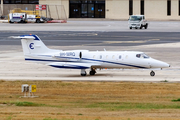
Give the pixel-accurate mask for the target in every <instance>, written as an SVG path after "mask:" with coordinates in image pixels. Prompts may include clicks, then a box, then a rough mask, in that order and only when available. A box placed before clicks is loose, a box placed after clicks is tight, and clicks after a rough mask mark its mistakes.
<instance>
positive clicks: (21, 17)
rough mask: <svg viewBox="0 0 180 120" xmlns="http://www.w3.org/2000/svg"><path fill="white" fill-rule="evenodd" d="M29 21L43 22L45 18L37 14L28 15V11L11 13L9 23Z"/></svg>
mask: <svg viewBox="0 0 180 120" xmlns="http://www.w3.org/2000/svg"><path fill="white" fill-rule="evenodd" d="M14 22H17V23H27V22H36V23H41V22H44V20H43V19H42V18H41V17H40V16H37V15H28V14H27V13H9V23H14Z"/></svg>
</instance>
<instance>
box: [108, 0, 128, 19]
mask: <svg viewBox="0 0 180 120" xmlns="http://www.w3.org/2000/svg"><path fill="white" fill-rule="evenodd" d="M105 7H106V9H105V10H106V11H105V14H106V18H108V19H126V20H127V19H128V18H129V0H106V3H105Z"/></svg>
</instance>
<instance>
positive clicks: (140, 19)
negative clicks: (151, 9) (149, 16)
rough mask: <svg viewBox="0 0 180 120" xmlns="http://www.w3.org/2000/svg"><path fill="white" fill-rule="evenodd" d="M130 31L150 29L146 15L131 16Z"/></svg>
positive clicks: (129, 20) (129, 21)
mask: <svg viewBox="0 0 180 120" xmlns="http://www.w3.org/2000/svg"><path fill="white" fill-rule="evenodd" d="M128 24H129V29H132V28H135V29H142V28H143V27H144V28H145V29H147V28H148V22H147V20H145V16H144V15H131V16H130V17H129V19H128Z"/></svg>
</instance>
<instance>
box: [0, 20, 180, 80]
mask: <svg viewBox="0 0 180 120" xmlns="http://www.w3.org/2000/svg"><path fill="white" fill-rule="evenodd" d="M106 23H109V24H111V25H110V26H106ZM115 23H116V24H117V25H115ZM152 23H153V22H151V24H152ZM154 23H155V25H154V24H152V25H151V27H150V28H149V29H147V30H129V29H128V28H127V24H125V22H124V21H122V22H121V21H105V22H100V21H70V22H69V23H67V24H60V23H59V24H38V25H37V26H36V24H27V25H26V24H20V25H19V24H7V27H5V26H4V25H5V23H1V24H3V26H2V27H1V28H0V31H1V32H0V51H1V52H0V79H1V80H67V81H68V80H77V81H78V80H81V81H86V80H88V81H148V82H149V81H157V82H159V81H170V82H174V81H176V82H177V81H180V76H179V73H180V63H179V58H180V56H179V54H180V51H179V46H180V41H179V38H180V35H179V32H180V27H176V26H180V22H166V21H165V22H154ZM162 23H163V24H162ZM70 24H71V25H70ZM79 24H80V25H79ZM92 24H94V25H92ZM165 24H166V26H165ZM156 25H161V27H160V28H157V29H156ZM57 26H58V29H57ZM60 26H61V28H59V27H60ZM77 26H79V27H77ZM120 26H121V27H120ZM16 27H19V29H18V30H17V28H16ZM33 27H34V28H33ZM36 27H38V28H37V29H36ZM117 27H120V28H119V29H118V28H117ZM10 28H11V29H10ZM45 28H46V29H45ZM47 29H48V30H47ZM56 29H57V30H56ZM63 29H64V31H63ZM68 29H69V30H68ZM92 29H93V30H92ZM123 29H124V30H123ZM73 30H74V31H73ZM78 30H79V31H78ZM68 31H69V32H68ZM70 31H71V32H70ZM82 31H83V32H82ZM84 31H85V32H84ZM29 32H31V34H37V35H39V37H40V38H41V39H42V41H44V42H45V44H47V45H48V47H50V48H54V49H62V50H71V49H88V50H104V48H105V49H106V50H109V51H110V50H113V51H114V50H117V51H122V50H127V51H143V52H145V53H146V54H148V55H149V56H151V57H153V58H155V59H159V60H161V61H164V62H167V63H169V64H170V65H171V67H170V68H168V69H164V70H162V71H161V70H155V72H156V76H155V77H151V76H150V75H149V72H150V70H101V71H100V70H97V74H96V75H95V76H90V75H87V76H85V77H82V76H80V70H66V69H55V68H51V67H48V66H45V65H41V64H36V63H31V62H26V61H24V56H23V52H22V47H21V43H20V40H18V39H10V38H8V36H17V35H23V34H29ZM87 72H89V70H87Z"/></svg>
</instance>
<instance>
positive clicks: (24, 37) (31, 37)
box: [10, 36, 35, 40]
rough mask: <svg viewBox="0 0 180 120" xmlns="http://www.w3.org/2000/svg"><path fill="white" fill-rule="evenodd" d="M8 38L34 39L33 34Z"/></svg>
mask: <svg viewBox="0 0 180 120" xmlns="http://www.w3.org/2000/svg"><path fill="white" fill-rule="evenodd" d="M10 38H20V39H31V40H32V39H33V40H34V39H35V37H34V36H11V37H10Z"/></svg>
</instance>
